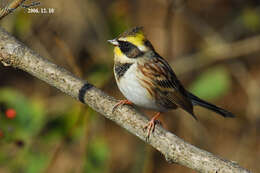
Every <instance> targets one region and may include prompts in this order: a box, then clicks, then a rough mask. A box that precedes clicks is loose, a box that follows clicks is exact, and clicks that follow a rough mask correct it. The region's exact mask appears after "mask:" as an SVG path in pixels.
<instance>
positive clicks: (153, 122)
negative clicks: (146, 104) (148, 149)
mask: <svg viewBox="0 0 260 173" xmlns="http://www.w3.org/2000/svg"><path fill="white" fill-rule="evenodd" d="M159 116H160V112H158V113H157V114H155V116H154V117H153V118H152V119H151V120H150V121H149V122H148V123H147V124H146V125H145V126H144V129H145V130H146V129H147V134H146V141H148V140H149V137H150V134H151V132H152V133H153V132H154V129H155V125H156V124H157V123H160V121H159V120H157V118H158V117H159Z"/></svg>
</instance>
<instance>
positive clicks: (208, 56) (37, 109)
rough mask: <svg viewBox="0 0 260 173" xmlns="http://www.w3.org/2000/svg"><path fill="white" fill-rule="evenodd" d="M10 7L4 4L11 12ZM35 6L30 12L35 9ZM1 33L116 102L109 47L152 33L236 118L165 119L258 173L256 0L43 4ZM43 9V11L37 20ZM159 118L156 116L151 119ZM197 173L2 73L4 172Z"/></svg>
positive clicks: (259, 15) (180, 68)
mask: <svg viewBox="0 0 260 173" xmlns="http://www.w3.org/2000/svg"><path fill="white" fill-rule="evenodd" d="M10 2H11V1H10V0H1V2H0V5H1V7H4V6H5V5H7V4H8V3H10ZM32 2H39V1H36V0H35V1H31V0H28V1H26V2H25V4H31V3H32ZM40 3H41V4H40V5H38V6H35V7H31V9H24V8H18V9H17V10H15V11H14V12H13V13H12V14H9V15H8V16H6V17H5V18H4V19H2V20H1V21H0V26H1V27H3V28H5V29H6V30H7V31H8V32H10V33H11V34H12V35H14V36H15V37H16V38H17V39H19V40H20V41H22V42H23V43H25V44H26V45H27V46H28V47H30V48H31V49H33V50H35V51H36V52H38V53H39V54H40V55H42V56H43V57H45V58H47V59H49V60H50V61H52V62H54V63H56V64H58V65H59V66H62V67H64V68H66V69H67V70H69V71H71V72H72V73H74V74H75V75H76V76H78V77H81V78H84V79H86V80H87V81H89V82H90V83H92V84H94V85H95V86H96V87H98V88H100V89H102V90H104V91H105V92H106V93H108V94H109V95H112V96H114V97H116V98H118V99H122V98H123V96H122V94H121V93H120V92H119V90H118V88H117V86H116V83H115V80H114V76H113V72H112V68H113V52H112V50H113V47H112V46H111V45H109V44H108V43H107V41H106V40H108V39H112V38H114V37H116V36H117V35H118V34H120V33H121V32H123V31H124V30H126V29H128V28H130V27H133V26H144V30H145V33H146V35H147V37H148V39H149V40H150V41H151V42H152V44H153V45H154V47H155V49H156V50H157V52H158V53H159V54H160V55H161V56H163V57H164V58H165V59H167V60H168V62H169V63H170V64H171V66H172V67H173V69H174V70H175V72H176V74H177V75H178V77H179V79H180V80H181V81H182V82H183V84H184V85H185V87H186V88H188V89H189V90H190V91H192V92H193V93H194V94H196V95H197V96H200V97H201V98H203V99H205V100H208V101H210V102H212V103H214V104H216V105H218V106H220V107H223V108H225V109H227V110H229V111H231V112H233V113H234V114H235V115H237V117H236V118H234V119H224V118H222V117H220V116H218V115H217V114H215V113H213V112H210V111H208V110H205V109H203V108H195V114H196V115H197V116H198V118H199V121H198V122H196V121H195V120H194V119H193V118H192V117H191V116H189V115H188V114H187V113H186V112H184V111H182V110H176V111H171V112H169V113H165V114H164V115H163V116H161V119H160V121H161V122H162V124H163V126H164V128H166V129H168V130H169V131H171V132H173V133H174V134H176V135H177V136H179V137H181V138H182V139H184V140H185V141H187V142H189V143H191V144H193V145H195V146H197V147H199V148H202V149H204V150H207V151H209V152H212V153H214V154H216V155H219V156H221V157H223V158H225V159H228V160H232V161H234V162H238V163H239V164H240V165H241V166H242V167H245V168H248V169H250V170H251V171H252V172H260V164H259V160H260V57H259V55H260V3H259V1H254V0H247V1H246V0H196V1H192V0H186V1H183V0H153V1H151V0H131V1H130V0H128V1H127V0H110V1H105V0H95V1H93V0H77V1H70V0H59V1H58V0H56V1H53V0H43V1H40ZM37 10H38V11H37ZM145 114H146V115H147V116H148V117H149V118H151V117H152V115H153V114H154V112H149V111H145ZM18 172H19V173H36V172H37V173H54V172H55V173H159V172H160V173H170V172H176V173H179V172H181V173H193V172H195V171H193V170H191V169H189V168H186V167H183V166H180V165H176V164H169V163H167V162H166V161H165V159H164V158H163V156H162V155H161V154H160V153H159V152H157V151H156V150H155V149H153V148H151V147H150V146H149V145H147V144H145V143H144V142H142V141H141V140H139V139H138V138H137V137H135V136H133V135H131V134H129V133H128V132H127V131H126V130H124V129H122V128H121V127H119V126H117V125H116V124H115V123H113V122H111V121H109V120H106V119H105V118H104V117H103V116H102V115H100V114H98V113H96V112H95V111H93V110H92V109H91V108H89V107H88V106H86V105H83V104H81V103H79V102H78V101H75V100H73V99H72V98H71V97H69V96H66V95H64V94H63V93H61V92H60V91H58V90H57V89H55V88H53V87H51V86H49V85H47V84H46V83H44V82H42V81H40V80H38V79H36V78H34V77H32V76H31V75H29V74H27V73H25V72H23V71H21V70H18V69H14V68H11V67H3V66H2V65H0V173H18Z"/></svg>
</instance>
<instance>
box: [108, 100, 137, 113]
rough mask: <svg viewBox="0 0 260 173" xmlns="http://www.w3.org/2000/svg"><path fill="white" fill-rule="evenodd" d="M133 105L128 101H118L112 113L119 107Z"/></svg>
mask: <svg viewBox="0 0 260 173" xmlns="http://www.w3.org/2000/svg"><path fill="white" fill-rule="evenodd" d="M132 104H133V103H132V102H130V101H129V100H120V101H119V102H118V103H117V104H115V106H114V107H113V109H112V112H114V111H115V109H116V108H117V107H118V106H120V105H132Z"/></svg>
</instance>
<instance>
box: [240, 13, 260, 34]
mask: <svg viewBox="0 0 260 173" xmlns="http://www.w3.org/2000/svg"><path fill="white" fill-rule="evenodd" d="M242 21H243V23H244V25H245V27H246V28H247V29H249V30H251V31H257V30H259V29H260V14H259V12H258V11H257V10H255V9H250V8H247V9H245V10H244V11H243V13H242Z"/></svg>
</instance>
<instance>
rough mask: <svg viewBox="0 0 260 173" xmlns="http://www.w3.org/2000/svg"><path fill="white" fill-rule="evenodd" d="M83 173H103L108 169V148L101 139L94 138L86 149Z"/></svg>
mask: <svg viewBox="0 0 260 173" xmlns="http://www.w3.org/2000/svg"><path fill="white" fill-rule="evenodd" d="M87 151H88V152H87V154H86V162H85V169H84V172H86V173H103V172H105V170H107V168H108V156H109V148H108V146H107V144H106V142H105V141H104V140H103V138H95V139H94V140H92V141H91V143H90V144H89V146H88V147H87Z"/></svg>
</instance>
